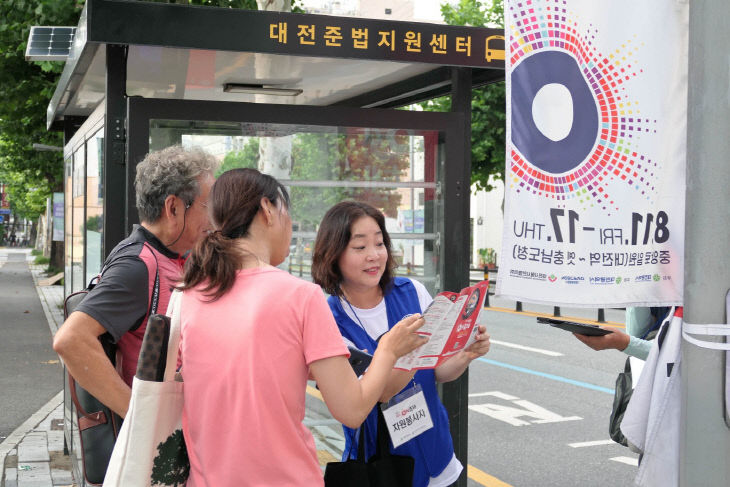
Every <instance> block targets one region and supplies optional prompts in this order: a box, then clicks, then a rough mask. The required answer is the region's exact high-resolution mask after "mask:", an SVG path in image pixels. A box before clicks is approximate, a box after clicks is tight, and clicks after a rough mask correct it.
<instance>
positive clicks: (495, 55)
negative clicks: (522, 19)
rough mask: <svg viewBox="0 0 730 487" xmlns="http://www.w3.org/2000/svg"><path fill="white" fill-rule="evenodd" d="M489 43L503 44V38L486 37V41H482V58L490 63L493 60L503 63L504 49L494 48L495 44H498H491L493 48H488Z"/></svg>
mask: <svg viewBox="0 0 730 487" xmlns="http://www.w3.org/2000/svg"><path fill="white" fill-rule="evenodd" d="M489 41H502V42H504V36H499V35H497V36H489V37H487V40H486V41H484V57H485V58H486V59H487V62H491V61H492V60H493V59H497V60H502V61H504V49H499V48H497V47H496V46H494V45H495V44H498V42H492V45H493V47H492V48H490V47H489Z"/></svg>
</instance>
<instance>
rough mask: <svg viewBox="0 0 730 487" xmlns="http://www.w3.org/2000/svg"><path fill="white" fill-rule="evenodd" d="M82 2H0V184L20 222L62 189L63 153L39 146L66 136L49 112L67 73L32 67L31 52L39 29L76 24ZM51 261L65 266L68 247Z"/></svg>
mask: <svg viewBox="0 0 730 487" xmlns="http://www.w3.org/2000/svg"><path fill="white" fill-rule="evenodd" d="M82 6H83V1H81V0H4V1H3V2H0V18H2V19H3V20H2V24H0V173H1V174H0V179H2V180H3V182H6V183H8V184H9V185H10V189H9V190H8V195H9V198H8V200H9V203H10V205H11V208H12V209H13V212H14V214H15V215H16V216H17V217H26V218H28V219H33V220H35V219H36V218H37V217H38V214H39V213H40V212H42V211H43V209H45V202H44V198H45V197H47V196H48V195H50V194H51V193H52V192H53V191H61V190H62V181H63V162H62V158H61V155H60V153H57V152H37V151H35V150H33V144H34V143H40V144H46V145H53V146H60V145H62V143H63V139H62V136H61V134H60V133H56V132H49V131H48V130H46V108H47V107H48V103H49V101H50V99H51V96H52V95H53V92H54V90H55V86H56V83H57V81H58V77H59V75H60V73H61V71H62V70H63V63H59V62H48V61H44V62H28V61H26V60H25V47H26V44H27V41H28V35H29V33H30V27H31V26H33V25H59V26H60V25H76V24H77V23H78V19H79V14H80V12H81V8H82ZM51 262H52V264H53V265H55V266H57V267H61V266H62V265H63V242H56V243H55V244H54V245H53V246H52V248H51Z"/></svg>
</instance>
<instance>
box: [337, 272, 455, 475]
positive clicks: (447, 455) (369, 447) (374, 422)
mask: <svg viewBox="0 0 730 487" xmlns="http://www.w3.org/2000/svg"><path fill="white" fill-rule="evenodd" d="M327 302H328V303H329V305H330V309H331V310H332V314H334V316H335V321H336V322H337V326H338V327H339V329H340V333H342V336H344V337H345V338H347V339H348V340H350V341H351V342H353V343H354V344H355V345H356V346H357V348H359V349H367V350H369V351H370V352H372V351H374V350H375V349H376V347H377V346H378V344H377V342H376V341H375V340H374V339H372V338H370V336H369V335H368V334H367V332H365V330H363V328H362V327H361V326H360V324H358V323H356V322H354V321H352V320H351V319H350V317H349V316H347V313H345V310H344V309H343V308H342V303H341V302H340V300H339V298H337V297H335V296H330V297H329V298H328V299H327ZM385 309H386V312H387V314H388V329H390V328H392V327H393V325H395V324H396V323H398V322H399V321H400V320H401V319H403V317H404V316H405V315H407V314H412V313H421V305H420V303H419V302H418V293H417V292H416V288H415V287H414V286H413V283H412V282H411V280H410V279H407V278H404V277H396V278H395V279H394V281H393V286H392V287H391V289H390V290H389V291H388V293H387V294H386V295H385ZM413 379H414V380H415V381H416V383H418V384H420V385H421V387H422V388H423V395H424V396H425V398H426V404H428V410H429V412H430V413H431V419H432V420H433V428H431V429H430V430H428V431H425V432H423V433H421V434H420V435H418V436H417V437H415V438H413V439H412V440H410V441H407V442H406V443H404V444H402V445H401V446H399V447H398V448H393V447H392V443H391V448H390V451H391V452H392V453H393V454H394V455H407V456H410V457H413V459H414V460H415V467H414V470H413V485H414V487H422V486H423V487H425V486H427V485H428V482H429V479H430V478H431V477H436V476H438V475H439V474H440V473H441V472H443V471H444V469H445V468H446V466H447V465H448V464H449V462H450V461H451V458H452V457H453V456H454V445H453V443H452V441H451V433H450V431H449V418H448V415H447V413H446V408H444V406H443V404H441V401H440V400H439V397H438V391H437V390H436V376H435V374H434V371H433V369H427V370H419V371H418V372H416V375H415V376H414V377H413ZM409 387H413V382H409V383H408V385H407V386H406V387H404V390H405V389H408V388H409ZM375 407H376V408H378V407H380V405H376V406H375ZM365 424H366V425H367V426H366V435H365V457H366V458H369V457H370V456H372V455H373V454H374V453H375V440H376V438H377V436H376V435H375V434H374V433H375V432H376V431H377V427H378V415H377V410H376V409H373V410H372V411H370V414H369V415H368V417H367V419H366V420H365ZM343 429H344V431H345V451H344V453H343V455H342V459H343V461H344V460H346V457H347V454H348V452H349V454H350V458H356V457H357V438H358V435H359V430H353V429H350V428H347V427H345V426H343Z"/></svg>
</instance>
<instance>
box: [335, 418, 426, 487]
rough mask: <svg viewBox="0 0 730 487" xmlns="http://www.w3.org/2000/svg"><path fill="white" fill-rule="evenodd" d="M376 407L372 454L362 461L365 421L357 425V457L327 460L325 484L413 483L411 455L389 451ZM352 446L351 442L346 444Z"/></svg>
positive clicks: (393, 486)
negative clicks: (342, 460)
mask: <svg viewBox="0 0 730 487" xmlns="http://www.w3.org/2000/svg"><path fill="white" fill-rule="evenodd" d="M375 409H377V410H378V439H377V447H376V450H375V455H373V456H372V457H370V459H369V460H367V461H366V460H365V435H364V434H363V431H364V430H365V423H363V425H362V426H361V427H360V436H359V439H358V441H357V458H356V459H349V456H350V452H349V451H348V452H347V456H348V460H347V461H344V462H330V463H328V464H327V466H326V467H325V470H324V485H325V487H411V486H412V485H413V467H414V464H415V461H414V460H413V458H412V457H408V456H403V455H393V454H392V453H390V440H389V438H388V427H387V425H386V424H385V418H384V417H383V412H382V411H381V410H380V407H377V406H376V408H375ZM350 445H351V446H352V444H350Z"/></svg>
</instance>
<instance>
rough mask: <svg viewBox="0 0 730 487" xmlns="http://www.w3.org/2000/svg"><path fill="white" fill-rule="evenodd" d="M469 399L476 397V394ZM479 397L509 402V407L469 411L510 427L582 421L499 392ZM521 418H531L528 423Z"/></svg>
mask: <svg viewBox="0 0 730 487" xmlns="http://www.w3.org/2000/svg"><path fill="white" fill-rule="evenodd" d="M470 396H471V397H476V394H474V395H472V394H470ZM479 396H492V397H496V398H498V399H502V400H505V401H510V402H511V404H510V405H509V406H507V405H504V404H494V403H486V404H474V405H471V406H469V409H470V410H472V411H475V412H477V413H481V414H484V415H486V416H489V417H491V418H494V419H498V420H500V421H504V422H505V423H508V424H511V425H512V426H527V425H530V424H544V423H560V422H563V421H576V420H580V419H583V418H581V417H580V416H560V415H559V414H557V413H554V412H552V411H548V410H547V409H545V408H543V407H540V406H538V405H537V404H535V403H532V402H530V401H525V400H524V399H520V398H518V397H515V396H510V395H509V394H505V393H503V392H499V391H492V392H486V393H481V394H479ZM515 406H516V407H515ZM522 417H528V418H532V419H531V420H530V421H526V420H524V419H519V418H522Z"/></svg>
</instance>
